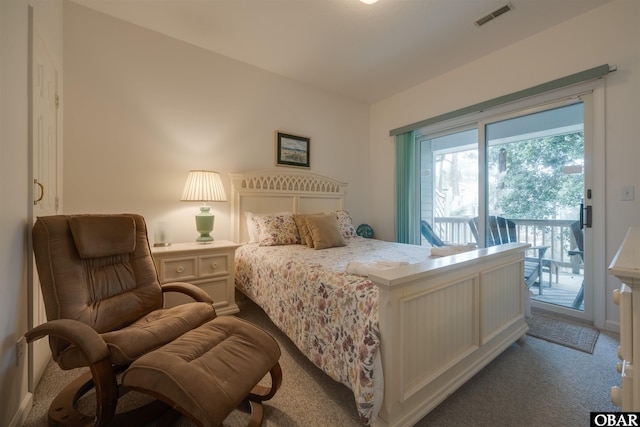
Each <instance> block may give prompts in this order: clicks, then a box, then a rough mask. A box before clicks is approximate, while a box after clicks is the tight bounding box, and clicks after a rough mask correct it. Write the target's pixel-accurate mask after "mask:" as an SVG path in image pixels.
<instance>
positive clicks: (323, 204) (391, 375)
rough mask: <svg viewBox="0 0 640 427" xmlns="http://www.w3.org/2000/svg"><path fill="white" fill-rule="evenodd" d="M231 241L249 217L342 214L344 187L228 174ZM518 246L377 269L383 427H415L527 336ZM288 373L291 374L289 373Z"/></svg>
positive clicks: (268, 174) (291, 174)
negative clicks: (282, 213) (339, 211)
mask: <svg viewBox="0 0 640 427" xmlns="http://www.w3.org/2000/svg"><path fill="white" fill-rule="evenodd" d="M231 180H232V184H233V191H232V226H233V232H234V240H235V241H237V242H245V241H247V240H248V238H247V236H248V233H247V229H246V224H245V217H244V213H245V212H254V213H272V212H294V213H316V212H330V211H334V210H337V209H342V208H343V206H344V195H345V189H346V184H345V183H342V182H340V181H337V180H334V179H332V178H328V177H324V176H322V175H317V174H312V173H309V172H307V171H298V170H286V169H276V170H263V171H255V172H250V173H245V174H231ZM527 247H528V245H526V244H518V243H511V244H508V245H502V246H496V247H492V248H488V249H480V250H478V251H472V252H467V253H463V254H459V255H455V256H450V257H443V258H435V259H430V260H427V261H425V262H423V263H420V264H413V265H408V266H403V267H399V268H395V269H390V270H384V271H380V272H379V273H377V274H376V275H371V276H370V279H371V280H372V281H373V282H374V283H375V284H376V285H377V286H378V289H379V295H380V296H379V298H380V299H379V327H380V333H381V359H382V369H383V372H384V398H383V403H382V409H381V411H380V414H379V416H378V419H377V420H376V422H375V425H377V426H393V427H396V426H412V425H414V424H415V423H416V422H417V421H419V420H420V419H421V418H422V417H424V416H425V415H426V414H427V413H429V411H431V410H432V409H433V408H435V407H436V406H437V405H438V404H439V403H440V402H442V401H443V400H445V399H446V398H447V397H448V396H449V395H451V394H452V393H453V392H454V391H455V390H457V389H458V388H459V387H460V386H462V385H463V384H464V383H465V382H466V381H468V380H469V379H470V378H471V377H472V376H473V375H475V374H476V373H477V372H478V371H480V370H481V369H482V368H483V367H484V366H486V365H487V364H488V363H489V362H491V361H492V360H493V359H495V358H496V357H497V356H498V355H499V354H500V353H502V352H503V351H504V350H505V349H506V348H507V347H509V346H510V345H512V344H513V343H514V342H515V341H517V340H518V339H521V338H523V337H524V336H525V333H526V331H527V329H528V327H527V324H526V322H525V320H524V304H523V301H524V292H526V287H525V284H524V280H523V277H524V263H523V261H524V251H525V249H526V248H527ZM285 375H286V373H285Z"/></svg>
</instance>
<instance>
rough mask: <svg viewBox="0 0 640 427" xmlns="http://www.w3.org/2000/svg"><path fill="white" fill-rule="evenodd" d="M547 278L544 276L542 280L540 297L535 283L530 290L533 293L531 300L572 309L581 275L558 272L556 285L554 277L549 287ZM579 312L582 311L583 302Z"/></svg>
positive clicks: (580, 283)
mask: <svg viewBox="0 0 640 427" xmlns="http://www.w3.org/2000/svg"><path fill="white" fill-rule="evenodd" d="M548 278H549V276H548V275H547V274H545V275H544V278H543V285H542V295H540V294H539V288H538V284H537V283H536V284H535V285H534V286H532V287H531V288H530V290H531V292H532V293H533V295H532V296H531V298H532V299H533V300H535V301H541V302H545V303H549V304H556V305H562V306H565V307H570V308H573V301H574V300H575V298H576V295H577V294H578V291H579V290H580V287H581V286H582V279H583V277H582V275H581V274H571V273H567V272H560V273H559V275H558V283H556V282H555V279H556V278H555V275H554V277H553V280H552V283H551V286H550V287H549V283H548ZM579 310H584V301H583V303H582V305H581V306H580V308H579Z"/></svg>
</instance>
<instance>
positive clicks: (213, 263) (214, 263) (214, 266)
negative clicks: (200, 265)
mask: <svg viewBox="0 0 640 427" xmlns="http://www.w3.org/2000/svg"><path fill="white" fill-rule="evenodd" d="M211 268H212V269H213V270H215V269H216V268H218V263H217V262H212V263H211Z"/></svg>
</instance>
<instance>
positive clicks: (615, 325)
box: [604, 320, 620, 333]
mask: <svg viewBox="0 0 640 427" xmlns="http://www.w3.org/2000/svg"><path fill="white" fill-rule="evenodd" d="M604 328H605V330H606V331H610V332H617V333H620V322H619V321H617V322H616V321H613V320H607V321H606V322H604Z"/></svg>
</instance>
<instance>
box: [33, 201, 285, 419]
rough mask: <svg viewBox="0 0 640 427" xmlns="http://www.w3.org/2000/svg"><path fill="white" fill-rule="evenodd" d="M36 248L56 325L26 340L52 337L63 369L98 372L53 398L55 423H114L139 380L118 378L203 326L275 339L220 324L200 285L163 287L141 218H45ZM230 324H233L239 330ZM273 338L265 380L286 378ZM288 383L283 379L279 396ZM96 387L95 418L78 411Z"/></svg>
mask: <svg viewBox="0 0 640 427" xmlns="http://www.w3.org/2000/svg"><path fill="white" fill-rule="evenodd" d="M33 251H34V255H35V260H36V267H37V271H38V276H39V280H40V285H41V288H42V294H43V298H44V303H45V309H46V313H47V320H48V321H47V322H46V323H44V324H42V325H39V326H36V327H35V328H33V329H32V330H30V331H28V332H27V333H26V334H25V335H26V337H27V340H28V341H29V342H31V341H33V340H36V339H39V338H42V337H45V336H49V346H50V348H51V353H52V356H53V360H54V361H55V362H56V363H57V364H58V365H59V366H60V368H61V369H63V370H67V369H74V368H79V367H89V372H87V373H86V374H84V375H82V376H81V377H79V378H78V379H77V380H75V381H74V382H72V383H71V384H69V385H68V386H67V387H66V388H65V389H64V390H63V391H62V392H61V393H60V394H59V395H58V396H57V397H56V398H55V399H54V401H53V402H52V404H51V406H50V409H49V415H48V416H49V423H50V424H52V425H82V424H87V423H92V424H94V425H105V424H107V423H108V422H109V421H110V420H112V419H113V417H114V415H115V410H116V404H117V401H118V398H119V396H120V395H122V394H124V393H126V392H127V391H128V389H135V388H136V384H135V383H133V384H132V385H131V386H130V387H123V386H122V384H118V380H117V377H116V374H117V373H119V372H122V371H126V369H128V367H129V366H130V365H131V364H132V363H134V362H136V361H137V360H139V359H140V358H141V357H142V356H143V355H148V354H150V353H152V352H154V351H158V350H159V349H162V348H163V347H164V346H165V345H167V344H169V343H172V342H174V341H176V340H178V339H179V338H181V337H183V336H187V335H188V334H189V333H193V331H195V330H198V329H200V330H203V329H202V328H204V326H206V325H216V327H218V328H222V329H226V330H228V329H230V328H232V327H233V328H236V329H237V328H240V329H242V331H245V330H246V331H251V332H254V331H255V332H256V333H257V334H258V335H260V334H263V335H267V334H266V333H265V332H264V331H262V330H261V329H259V328H257V327H255V326H253V325H250V324H248V323H247V322H243V321H241V320H239V319H237V318H233V319H228V320H227V319H225V320H224V322H221V318H217V317H216V312H215V309H214V307H213V301H212V300H211V298H210V297H209V296H208V295H207V294H206V293H205V292H204V291H202V290H201V289H200V288H198V287H196V286H194V285H191V284H189V283H170V284H166V285H163V286H161V285H160V284H159V281H158V276H157V272H156V269H155V266H154V263H153V259H152V257H151V252H150V249H149V243H148V240H147V229H146V224H145V221H144V219H143V217H142V216H140V215H135V214H123V215H70V216H64V215H57V216H49V217H40V218H38V219H37V221H36V223H35V225H34V227H33ZM165 291H177V292H182V293H185V294H187V295H189V296H191V297H192V298H193V299H194V300H195V301H194V302H191V303H187V304H183V305H179V306H176V307H172V308H163V292H165ZM225 322H231V323H230V325H231V326H229V325H227V324H226V323H225ZM238 322H239V323H241V325H240V326H238V325H237V323H238ZM225 325H227V326H225ZM201 327H202V328H201ZM234 331H235V329H234ZM233 334H234V333H231V332H230V333H229V335H233ZM248 335H250V334H248ZM262 338H264V337H262ZM269 338H270V337H269ZM203 339H204V338H203ZM219 341H221V340H218V341H216V343H217V342H219ZM271 341H273V339H271ZM265 342H266V343H267V344H266V345H268V346H270V347H268V348H257V349H256V351H255V353H256V354H260V353H261V352H263V353H267V354H269V358H268V361H267V362H265V363H266V365H265V366H266V371H265V372H258V373H256V374H255V375H256V376H259V378H258V379H257V380H256V381H255V383H256V384H257V382H258V381H259V380H260V379H261V378H262V376H264V375H265V373H266V372H269V371H270V370H272V371H271V372H272V375H273V374H274V373H275V374H276V375H277V374H279V372H280V370H279V365H278V358H279V355H280V353H279V348H277V343H275V342H273V344H272V343H271V342H270V341H269V339H265ZM261 344H262V343H261ZM274 345H275V347H274ZM274 360H275V361H274ZM229 364H231V365H232V364H233V361H230V362H229ZM125 374H126V372H125ZM144 379H145V380H148V378H144ZM279 384H280V381H279V379H278V378H276V380H275V381H274V388H275V389H276V390H277V387H279ZM92 388H95V396H96V414H95V415H94V416H93V417H90V416H87V415H84V414H82V413H80V412H78V411H77V410H76V409H75V404H76V402H77V401H78V400H79V399H80V398H81V397H82V396H83V395H84V394H85V393H86V392H87V391H89V390H90V389H92ZM245 388H246V386H245ZM141 389H144V387H141ZM147 391H150V392H153V391H154V390H147ZM249 391H251V387H249V389H248V390H244V389H243V390H240V391H237V393H241V394H243V396H247V395H248V394H249ZM273 393H275V390H274V391H273ZM150 394H154V393H150ZM155 394H157V395H158V396H157V397H160V398H161V400H162V401H164V402H165V403H167V404H169V406H174V407H175V405H172V403H174V402H170V401H168V399H166V398H164V396H165V395H166V393H165V392H164V391H163V392H158V393H155ZM230 394H233V393H230ZM166 408H167V406H164V409H166ZM232 409H233V408H231V409H230V410H232ZM225 410H226V409H225ZM230 410H229V411H230ZM141 413H144V410H139V411H134V413H133V414H132V416H137V415H140V414H141ZM185 415H191V414H188V413H187V414H185ZM223 415H224V416H223V417H222V418H224V417H226V414H223ZM139 421H140V420H138V421H136V423H138V422H139ZM199 422H201V420H199Z"/></svg>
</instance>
